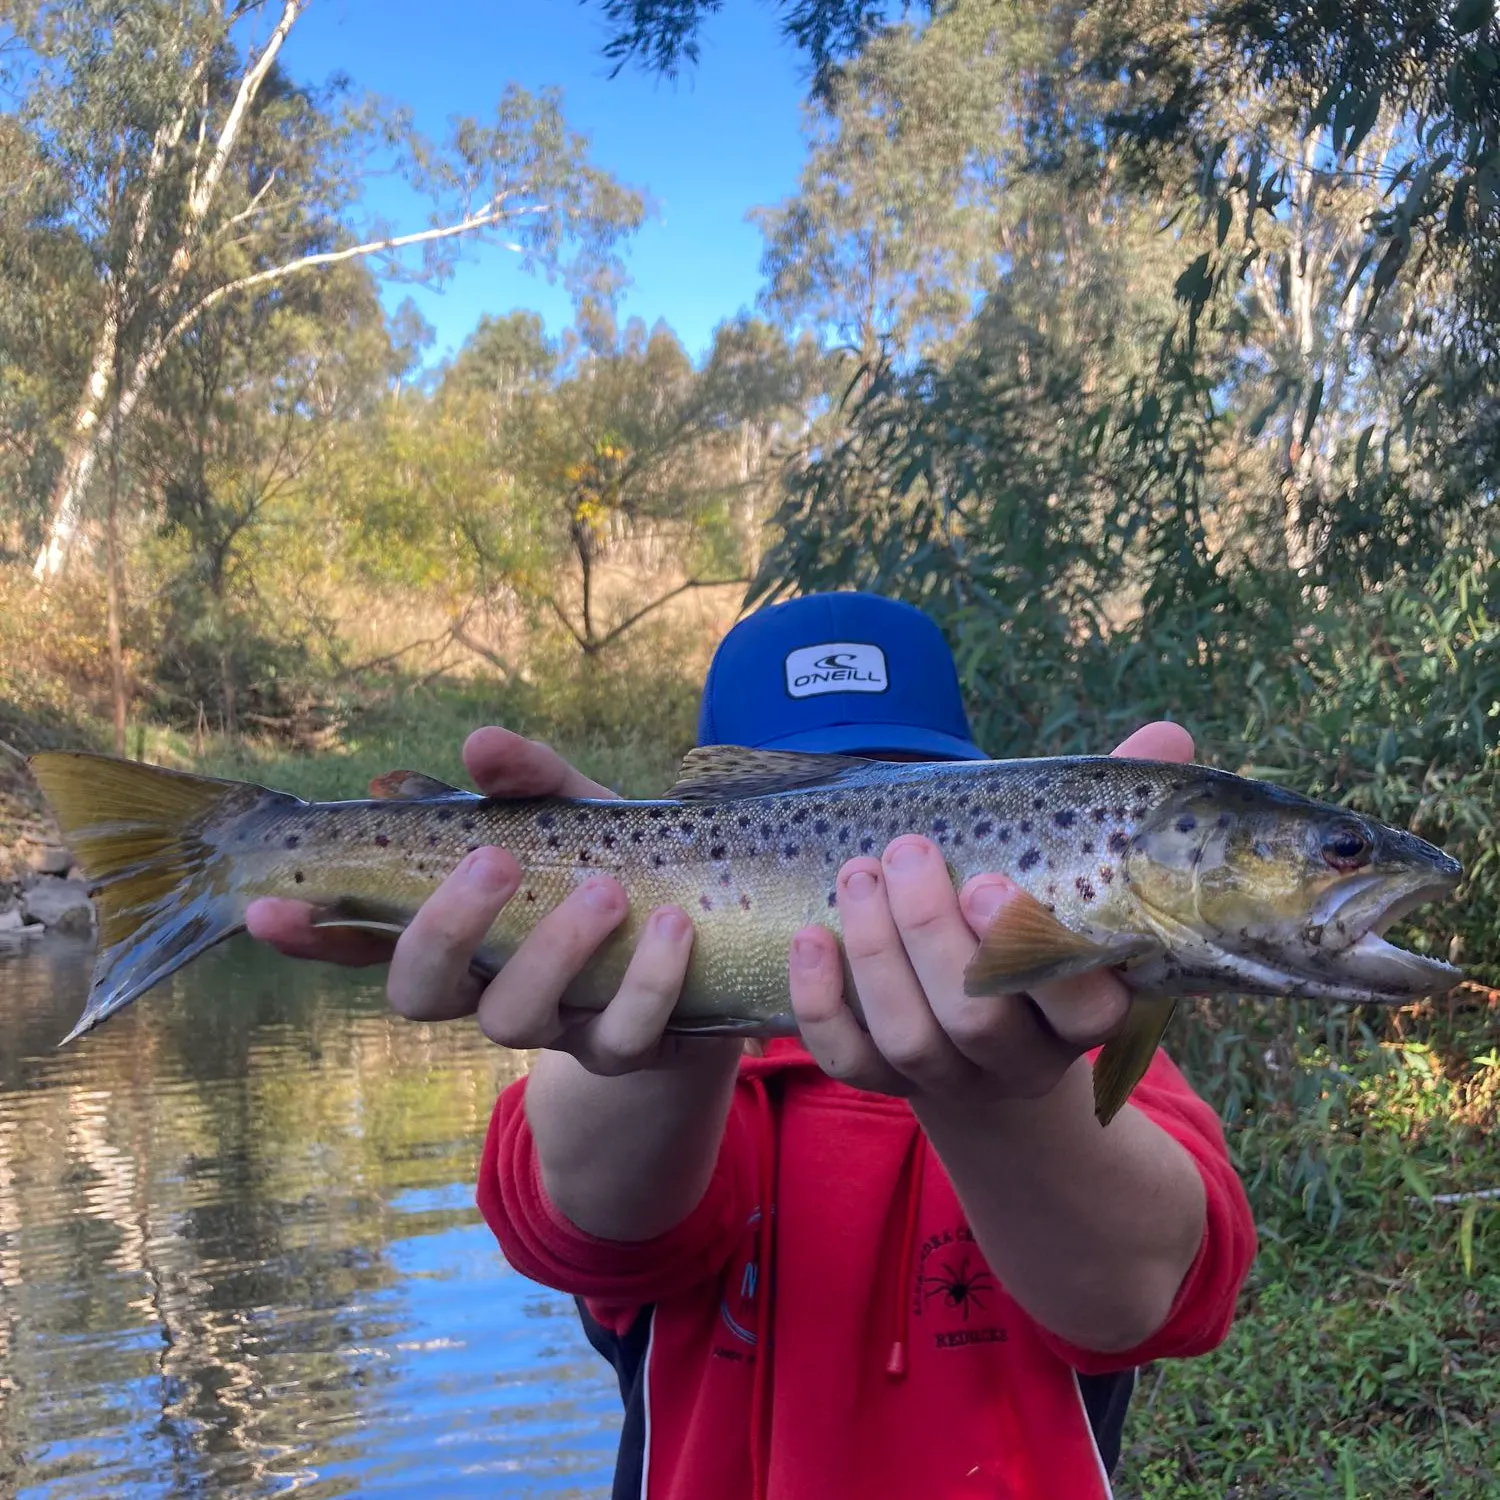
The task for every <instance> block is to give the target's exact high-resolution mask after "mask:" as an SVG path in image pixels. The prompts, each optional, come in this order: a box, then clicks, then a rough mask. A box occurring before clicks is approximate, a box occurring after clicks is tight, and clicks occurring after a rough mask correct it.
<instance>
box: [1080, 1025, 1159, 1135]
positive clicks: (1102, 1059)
mask: <svg viewBox="0 0 1500 1500" xmlns="http://www.w3.org/2000/svg"><path fill="white" fill-rule="evenodd" d="M1176 1009H1177V1002H1176V1000H1174V999H1173V998H1172V996H1171V995H1136V996H1134V997H1132V999H1131V1002H1130V1009H1129V1011H1127V1012H1126V1015H1125V1024H1124V1025H1123V1026H1121V1027H1120V1029H1119V1031H1117V1032H1116V1033H1115V1034H1114V1036H1112V1037H1111V1038H1110V1039H1109V1040H1108V1041H1107V1042H1106V1043H1105V1044H1104V1046H1103V1047H1102V1048H1101V1049H1100V1051H1099V1055H1098V1057H1096V1058H1095V1059H1094V1114H1095V1116H1096V1117H1097V1119H1098V1121H1099V1123H1100V1124H1101V1125H1108V1124H1109V1122H1110V1121H1111V1120H1112V1119H1114V1117H1115V1116H1116V1115H1117V1114H1119V1112H1120V1111H1121V1110H1122V1109H1123V1108H1124V1107H1125V1102H1126V1100H1128V1099H1129V1098H1130V1096H1131V1094H1132V1093H1134V1092H1135V1086H1136V1084H1138V1083H1139V1082H1140V1081H1141V1079H1142V1078H1144V1077H1145V1076H1146V1069H1147V1068H1149V1067H1150V1066H1151V1059H1152V1058H1153V1057H1155V1056H1156V1049H1157V1048H1158V1047H1159V1046H1160V1045H1161V1039H1162V1033H1163V1032H1165V1031H1166V1029H1167V1026H1168V1025H1169V1024H1170V1022H1171V1020H1172V1012H1173V1011H1175V1010H1176Z"/></svg>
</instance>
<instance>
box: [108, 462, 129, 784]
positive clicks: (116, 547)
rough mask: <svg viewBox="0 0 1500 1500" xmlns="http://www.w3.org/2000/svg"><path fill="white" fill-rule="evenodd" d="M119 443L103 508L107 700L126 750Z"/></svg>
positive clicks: (118, 748) (118, 750) (119, 744)
mask: <svg viewBox="0 0 1500 1500" xmlns="http://www.w3.org/2000/svg"><path fill="white" fill-rule="evenodd" d="M119 514H120V446H119V442H118V440H117V441H116V442H115V443H113V444H112V445H111V447H110V453H109V499H108V500H107V501H106V503H105V511H104V548H105V559H104V568H105V599H106V604H107V610H108V621H109V626H108V628H109V677H110V702H111V704H112V706H113V708H114V719H115V754H116V755H119V756H123V755H124V754H125V718H126V708H127V706H128V705H127V703H126V699H125V652H124V648H123V647H122V645H121V643H120V573H121V568H120V533H119Z"/></svg>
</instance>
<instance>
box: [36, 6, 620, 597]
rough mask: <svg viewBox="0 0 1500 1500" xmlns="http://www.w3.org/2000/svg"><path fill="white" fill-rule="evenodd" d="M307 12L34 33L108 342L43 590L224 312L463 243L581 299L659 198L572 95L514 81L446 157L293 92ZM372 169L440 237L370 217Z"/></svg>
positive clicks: (57, 152) (65, 465) (67, 472)
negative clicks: (595, 136) (365, 177)
mask: <svg viewBox="0 0 1500 1500" xmlns="http://www.w3.org/2000/svg"><path fill="white" fill-rule="evenodd" d="M308 3H309V0H232V3H231V4H229V5H228V6H226V7H223V8H222V9H221V8H220V7H219V6H218V5H216V4H214V3H213V0H191V3H188V4H183V5H175V4H174V5H167V4H165V3H162V0H145V3H144V4H141V5H139V6H132V7H127V8H124V9H123V10H121V8H119V7H107V6H105V5H103V4H102V3H100V0H55V3H51V4H41V5H38V6H35V7H34V8H33V12H32V16H31V18H30V24H29V25H28V26H26V27H24V28H20V29H19V31H18V36H19V39H20V41H21V43H22V44H23V45H22V47H21V48H20V58H21V60H20V61H19V62H15V61H13V62H12V64H11V67H12V70H13V72H14V71H21V70H24V72H25V75H26V84H27V87H26V91H25V101H26V102H25V106H24V109H23V111H22V114H23V116H24V117H25V120H26V123H27V124H28V125H29V127H30V128H31V130H32V131H33V133H34V135H35V137H36V138H37V139H38V140H39V141H41V142H43V143H44V155H45V156H46V157H47V158H48V160H49V165H50V167H51V168H52V170H53V171H55V172H56V173H57V174H58V175H59V176H60V177H62V178H63V179H65V180H66V181H67V183H68V185H69V187H70V188H71V189H72V193H71V197H72V201H74V202H75V203H76V205H77V209H76V212H75V218H76V222H77V226H78V228H79V230H80V232H81V234H82V235H83V236H84V237H85V238H86V239H88V240H89V241H91V243H92V245H93V246H94V249H95V254H96V263H97V265H98V266H99V322H98V331H97V333H96V335H95V337H94V339H93V344H92V349H91V354H90V358H89V360H88V366H87V370H86V372H85V375H84V379H83V382H82V386H81V389H80V392H79V397H78V401H77V405H76V408H75V411H74V416H73V420H72V424H71V431H70V436H69V441H68V443H67V447H66V450H65V452H64V456H63V461H62V464H61V467H60V470H59V472H58V475H57V479H56V483H55V485H54V488H53V491H52V496H51V504H50V517H49V522H48V527H47V533H46V538H45V541H44V543H43V545H42V547H41V550H40V552H39V553H38V556H37V559H36V564H35V573H36V575H37V576H38V577H39V578H47V577H51V576H55V575H56V574H57V573H59V572H60V571H62V569H63V568H64V567H65V566H66V564H67V560H68V557H69V554H70V552H71V549H72V547H73V544H74V541H75V539H76V537H77V535H78V532H79V529H80V526H81V524H82V521H83V518H84V515H85V505H86V501H87V496H88V491H89V485H90V481H91V480H92V479H93V477H94V474H95V470H96V467H97V464H98V457H99V454H100V453H101V452H103V451H105V449H106V448H107V447H108V445H109V444H110V443H111V442H112V441H114V439H115V438H116V436H117V434H118V433H119V432H120V431H121V430H122V429H124V428H126V427H127V426H128V424H129V423H130V421H131V419H132V417H133V415H134V414H135V412H136V410H137V408H138V406H139V404H140V402H141V398H142V397H143V395H144V394H145V393H146V392H147V390H148V388H149V387H150V384H151V381H152V378H153V376H154V375H155V374H156V373H157V371H158V370H159V369H160V368H161V365H162V363H163V361H164V360H165V359H166V358H167V356H168V354H169V353H170V352H171V350H172V349H173V347H174V346H175V345H176V343H177V341H178V340H180V339H181V337H182V336H183V335H184V334H185V333H186V332H187V331H188V330H189V329H191V328H192V327H193V325H194V324H195V323H196V322H197V321H198V320H199V319H200V318H201V317H202V316H203V315H204V314H205V313H206V312H208V311H209V310H210V309H211V308H213V307H214V306H215V305H217V304H218V303H220V302H222V301H223V300H224V299H225V298H228V297H233V296H241V295H248V294H250V293H252V292H254V291H256V290H258V289H269V288H271V287H273V286H274V284H275V283H278V282H282V281H285V280H286V279H287V278H289V277H294V276H302V275H307V274H312V273H315V272H317V271H319V270H321V269H323V268H326V267H329V266H333V265H337V264H340V263H342V262H347V261H350V260H354V259H374V260H377V261H380V262H381V263H383V265H384V267H385V268H386V269H387V270H389V271H392V272H395V273H397V274H401V275H405V276H408V277H413V278H431V277H438V276H441V275H442V274H443V273H444V272H445V271H446V270H447V269H448V267H449V266H450V265H451V261H452V250H453V247H455V246H456V245H457V244H458V242H460V241H462V240H467V239H473V238H475V237H478V236H485V235H488V236H491V237H495V236H501V237H503V242H504V243H507V244H508V245H509V247H510V248H511V249H513V250H514V251H516V252H517V253H518V254H519V255H521V256H522V257H523V259H524V260H526V261H527V262H528V263H530V264H532V265H534V266H540V267H542V268H544V269H546V270H548V271H549V272H551V271H562V272H563V273H564V274H566V275H568V276H569V277H571V278H572V281H573V284H574V286H575V289H576V290H578V291H579V292H580V293H582V292H585V291H587V290H588V289H589V288H591V287H595V288H597V287H603V288H605V289H607V287H608V286H609V285H610V284H611V281H612V278H613V274H614V270H615V262H614V259H613V253H612V252H613V246H614V244H615V241H616V239H617V238H618V236H619V235H620V234H621V233H623V232H625V231H627V230H628V229H630V228H632V227H634V225H635V224H636V223H638V222H639V219H640V217H641V214H642V204H641V201H640V200H639V198H638V197H637V196H636V195H635V194H633V193H631V192H629V191H627V190H625V189H623V188H621V187H619V186H618V185H617V184H615V183H614V182H613V180H612V179H610V178H609V177H608V176H606V175H605V174H603V173H601V172H599V171H597V170H596V169H594V168H592V167H590V166H589V165H588V163H587V160H586V156H585V143H584V142H583V141H582V140H581V139H580V138H578V137H576V136H572V135H570V134H569V133H568V132H567V131H566V129H565V127H564V124H563V121H562V118H561V112H560V108H559V104H558V101H557V99H556V98H555V97H554V96H552V95H544V96H541V97H534V96H531V95H528V94H526V93H524V92H523V91H521V90H519V89H515V88H512V89H510V90H508V91H507V93H506V95H505V96H504V98H503V99H502V100H501V102H500V105H499V107H498V110H497V113H496V117H495V120H494V122H493V123H488V124H486V123H481V122H478V121H474V120H460V121H458V122H456V123H455V125H454V127H453V130H452V134H451V136H450V137H449V139H448V140H447V141H446V142H445V143H444V144H443V145H441V146H439V145H437V144H435V143H433V142H430V141H427V140H424V139H422V138H421V137H419V136H418V135H417V134H416V133H415V131H413V130H412V129H411V127H410V124H409V122H408V121H407V120H406V119H405V116H404V114H403V113H402V112H401V111H399V110H397V109H393V108H392V107H391V106H389V105H388V104H380V103H378V102H375V101H371V102H369V103H365V104H350V103H348V102H346V101H340V100H338V99H337V98H335V99H333V100H330V101H327V102H325V101H322V100H318V99H315V98H314V97H313V96H312V95H311V94H310V93H308V92H307V91H304V90H299V89H296V88H294V87H293V86H292V85H291V84H290V83H288V81H287V80H286V77H285V74H284V72H283V71H282V69H281V66H280V60H281V57H282V53H283V51H284V48H285V45H286V43H287V40H288V38H289V37H290V36H291V34H292V32H293V29H294V27H295V26H296V24H297V22H298V20H299V19H300V18H301V17H302V15H303V13H304V12H305V10H306V8H307V4H308ZM262 31H263V34H260V33H261V32H262ZM101 36H103V37H105V38H106V43H105V44H104V45H101V44H100V37H101ZM103 84H107V85H108V87H107V89H106V88H102V87H101V85H103ZM372 159H373V160H374V161H375V162H376V163H377V164H378V165H381V166H386V167H389V166H391V165H394V166H396V167H397V169H398V170H400V171H401V172H402V173H403V175H404V176H405V177H406V178H407V180H408V181H409V182H410V183H411V184H412V186H413V187H414V188H416V189H417V190H418V191H420V192H422V193H423V194H425V195H426V196H427V197H428V198H429V199H430V200H431V202H432V213H431V216H430V220H429V222H428V223H427V224H425V225H423V226H422V227H419V228H411V229H408V230H406V231H405V232H396V231H394V230H393V229H392V228H391V227H389V226H386V225H381V224H374V225H370V224H366V225H357V224H356V223H355V222H354V220H353V216H352V214H351V212H350V205H352V204H353V203H354V202H355V201H356V200H357V198H358V185H359V181H360V177H361V172H362V170H363V169H364V168H365V166H366V165H367V164H369V163H370V162H371V160H372ZM414 249H420V251H421V254H422V260H421V264H420V265H419V266H416V267H413V266H412V265H411V264H410V261H409V259H407V258H406V255H405V253H408V252H411V251H412V250H414Z"/></svg>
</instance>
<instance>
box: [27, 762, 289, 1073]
mask: <svg viewBox="0 0 1500 1500" xmlns="http://www.w3.org/2000/svg"><path fill="white" fill-rule="evenodd" d="M29 765H30V768H31V773H32V775H34V776H35V777H36V779H37V783H38V785H39V786H40V787H41V789H42V793H43V795H44V796H45V797H46V799H47V803H48V805H49V806H50V807H51V809H52V812H53V815H54V816H55V817H56V818H57V822H58V825H59V827H60V828H61V829H62V835H63V839H64V841H65V842H66V844H67V845H68V847H69V849H71V850H72V852H73V855H74V857H75V858H76V859H77V860H78V863H79V864H80V865H81V866H82V867H83V871H84V873H85V874H86V875H87V876H88V877H89V882H90V884H89V894H90V895H91V896H92V897H93V898H94V905H95V909H96V912H97V914H98V919H99V953H98V956H97V958H96V959H95V961H94V976H93V982H92V983H91V984H90V986H89V995H88V1003H87V1004H86V1005H85V1006H84V1010H83V1014H82V1015H81V1016H80V1017H79V1019H78V1023H77V1025H75V1026H74V1027H73V1029H72V1030H71V1031H70V1032H69V1033H68V1034H67V1036H65V1037H64V1038H63V1040H62V1042H61V1043H60V1044H59V1045H66V1044H67V1043H68V1042H71V1041H72V1040H73V1039H74V1038H75V1037H77V1036H81V1035H82V1034H83V1033H84V1032H86V1031H89V1030H91V1029H92V1028H93V1027H95V1026H97V1025H98V1024H99V1023H100V1022H101V1021H103V1020H104V1019H105V1018H106V1017H108V1016H111V1015H113V1014H114V1013H115V1012H116V1011H117V1010H122V1009H123V1008H124V1007H125V1006H127V1005H129V1004H130V1002H131V1001H132V1000H134V999H136V998H137V997H138V996H139V995H142V994H144V993H145V992H146V991H147V990H149V989H150V988H151V987H152V986H153V985H155V984H159V983H160V982H161V981H162V980H163V979H165V978H167V977H168V975H170V974H174V973H176V971H177V970H178V969H180V968H182V967H183V965H184V964H187V963H191V962H192V960H193V959H195V958H197V957H198V955H199V954H200V953H203V952H205V951H206V950H207V949H209V948H211V947H213V946H214V944H215V943H220V942H222V941H223V940H224V939H225V938H227V937H231V936H232V935H233V934H234V933H236V932H239V931H241V930H242V929H243V927H244V909H245V904H246V903H245V900H244V898H243V897H242V896H239V895H237V894H236V893H235V890H234V887H233V884H232V882H230V881H229V880H227V879H225V878H223V874H222V865H221V863H220V862H221V860H222V858H223V856H222V855H221V854H220V853H219V851H218V849H217V847H216V846H215V844H214V843H213V842H212V841H211V840H210V839H208V838H205V836H204V835H205V831H206V830H207V829H208V827H209V825H210V824H213V823H217V822H218V821H219V820H220V818H221V817H222V815H224V814H226V813H230V814H232V813H234V812H236V811H242V810H243V809H245V808H248V807H250V806H253V805H254V804H255V803H257V802H259V801H260V800H261V799H263V798H267V797H273V798H281V797H286V794H285V793H282V792H271V791H268V790H267V789H266V788H264V787H258V786H252V785H251V784H249V783H247V782H242V781H219V780H215V779H213V778H210V777H207V776H190V775H187V774H185V773H183V772H180V771H168V770H165V769H163V768H162V767H160V766H149V765H144V764H142V763H140V762H137V761H129V760H119V759H116V758H114V757H112V756H107V755H92V754H89V753H87V752H84V751H73V750H57V751H43V752H42V753H40V754H38V755H34V756H32V757H31V760H30V762H29ZM286 800H287V801H288V802H294V801H295V800H296V799H294V798H290V797H287V798H286ZM216 867H217V868H216Z"/></svg>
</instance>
